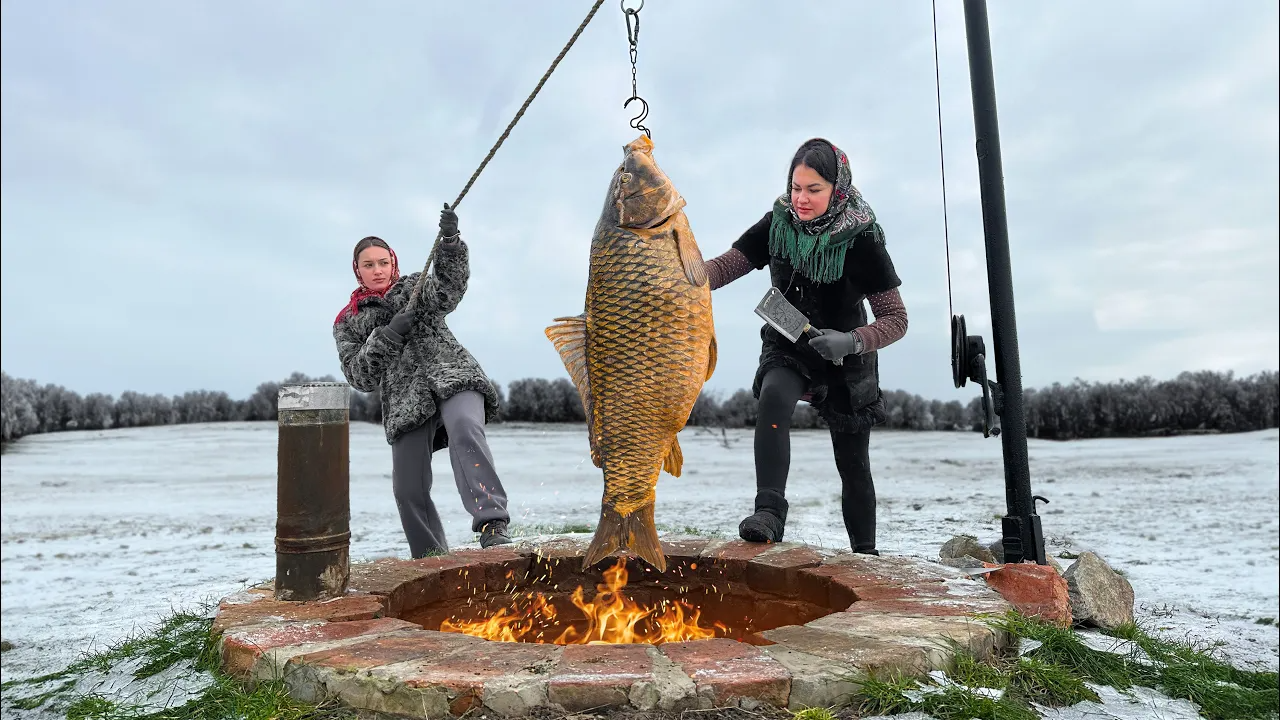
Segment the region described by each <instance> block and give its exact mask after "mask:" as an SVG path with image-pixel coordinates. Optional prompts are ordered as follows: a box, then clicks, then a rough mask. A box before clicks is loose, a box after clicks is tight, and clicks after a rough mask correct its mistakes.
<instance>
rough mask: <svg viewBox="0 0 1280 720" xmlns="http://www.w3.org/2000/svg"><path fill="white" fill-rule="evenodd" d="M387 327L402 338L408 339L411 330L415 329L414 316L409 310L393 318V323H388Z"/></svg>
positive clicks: (406, 309) (402, 311)
mask: <svg viewBox="0 0 1280 720" xmlns="http://www.w3.org/2000/svg"><path fill="white" fill-rule="evenodd" d="M387 327H388V328H390V329H391V331H392V332H394V333H395V334H397V335H399V336H400V337H408V336H409V328H411V327H413V315H412V314H411V313H410V312H409V308H405V309H404V310H401V311H400V312H398V313H396V314H395V315H394V316H393V317H392V318H391V322H389V323H387Z"/></svg>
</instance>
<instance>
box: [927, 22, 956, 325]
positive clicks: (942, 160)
mask: <svg viewBox="0 0 1280 720" xmlns="http://www.w3.org/2000/svg"><path fill="white" fill-rule="evenodd" d="M931 4H932V5H933V83H934V85H933V87H934V89H935V91H936V94H937V101H938V163H939V165H941V167H942V237H943V239H944V242H945V243H946V249H947V323H948V324H950V322H951V318H953V317H955V308H954V307H953V306H952V302H951V231H950V229H949V227H948V222H947V158H946V154H945V153H944V152H943V149H942V147H943V146H942V74H941V73H940V72H939V71H938V0H931Z"/></svg>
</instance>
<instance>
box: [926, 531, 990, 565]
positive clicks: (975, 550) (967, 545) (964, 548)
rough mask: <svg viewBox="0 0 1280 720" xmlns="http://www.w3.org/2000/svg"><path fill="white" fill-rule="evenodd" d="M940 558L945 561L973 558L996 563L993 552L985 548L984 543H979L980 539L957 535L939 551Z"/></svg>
mask: <svg viewBox="0 0 1280 720" xmlns="http://www.w3.org/2000/svg"><path fill="white" fill-rule="evenodd" d="M938 557H940V558H942V559H943V560H953V559H956V558H963V557H971V558H974V559H977V560H982V561H983V562H989V563H993V562H995V561H996V559H995V557H993V556H992V555H991V550H990V549H988V548H986V547H983V546H982V543H980V542H978V538H976V537H974V536H972V535H957V536H955V537H953V538H951V539H950V540H948V541H946V542H945V543H943V544H942V549H941V550H939V551H938Z"/></svg>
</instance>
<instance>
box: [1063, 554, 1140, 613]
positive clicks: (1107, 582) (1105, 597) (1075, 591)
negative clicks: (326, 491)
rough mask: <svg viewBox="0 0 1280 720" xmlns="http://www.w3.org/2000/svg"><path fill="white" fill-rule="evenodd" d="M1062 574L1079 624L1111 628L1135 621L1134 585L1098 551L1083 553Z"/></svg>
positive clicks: (1072, 611) (1072, 609)
mask: <svg viewBox="0 0 1280 720" xmlns="http://www.w3.org/2000/svg"><path fill="white" fill-rule="evenodd" d="M1063 577H1065V578H1066V580H1067V596H1068V597H1069V598H1070V599H1071V616H1072V618H1074V619H1075V622H1076V623H1077V624H1080V625H1089V626H1093V627H1099V628H1104V629H1107V630H1111V629H1114V628H1116V627H1119V626H1120V625H1123V624H1124V623H1129V622H1133V586H1132V585H1130V584H1129V581H1128V580H1126V579H1125V578H1124V576H1122V575H1121V574H1120V573H1118V572H1116V571H1115V570H1112V569H1111V566H1110V565H1108V564H1107V563H1106V561H1105V560H1103V559H1102V558H1100V557H1098V555H1097V554H1095V553H1091V552H1082V553H1080V557H1079V558H1077V559H1076V561H1075V562H1074V563H1072V564H1071V567H1069V568H1067V571H1066V572H1065V573H1063Z"/></svg>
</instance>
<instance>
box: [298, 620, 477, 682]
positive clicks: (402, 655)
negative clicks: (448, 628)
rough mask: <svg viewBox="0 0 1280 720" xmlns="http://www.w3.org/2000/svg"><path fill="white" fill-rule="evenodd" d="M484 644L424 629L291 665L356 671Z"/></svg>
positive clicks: (309, 656) (433, 657)
mask: <svg viewBox="0 0 1280 720" xmlns="http://www.w3.org/2000/svg"><path fill="white" fill-rule="evenodd" d="M485 642H486V641H484V640H481V639H480V638H477V637H472V636H470V635H463V634H461V633H444V632H434V631H430V630H422V631H420V632H415V633H411V634H409V633H406V634H404V635H399V636H395V637H382V638H373V639H371V640H369V641H368V642H362V643H357V644H355V645H347V646H345V647H340V648H334V649H332V650H321V651H319V652H314V653H307V654H305V655H299V656H297V657H295V658H293V659H292V660H290V661H289V663H290V664H291V665H293V664H301V665H316V666H322V667H330V668H334V669H336V670H342V671H345V672H354V671H357V670H367V669H369V668H373V667H379V666H382V665H390V664H392V663H398V662H407V661H409V660H438V659H440V658H443V657H445V656H446V655H450V654H452V653H454V652H457V651H459V650H462V649H464V648H468V647H472V646H475V645H480V644H484V643H485Z"/></svg>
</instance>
